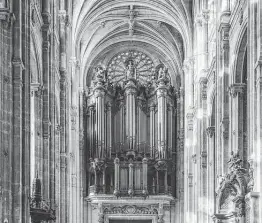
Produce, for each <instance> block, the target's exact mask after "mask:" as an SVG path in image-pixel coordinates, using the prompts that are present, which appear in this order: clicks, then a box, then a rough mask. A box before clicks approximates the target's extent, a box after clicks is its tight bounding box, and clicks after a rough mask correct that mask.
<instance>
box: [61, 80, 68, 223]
mask: <svg viewBox="0 0 262 223" xmlns="http://www.w3.org/2000/svg"><path fill="white" fill-rule="evenodd" d="M66 91H67V81H66V80H65V79H64V78H62V79H61V80H60V125H61V130H60V221H61V222H67V207H68V204H67V197H68V193H67V192H68V191H67V186H68V183H67V174H68V151H67V145H66V133H67V130H66V118H67V117H66V115H67V112H66Z"/></svg>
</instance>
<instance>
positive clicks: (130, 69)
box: [126, 60, 136, 79]
mask: <svg viewBox="0 0 262 223" xmlns="http://www.w3.org/2000/svg"><path fill="white" fill-rule="evenodd" d="M126 78H127V79H129V78H136V69H135V66H134V62H133V61H132V60H128V62H127V70H126Z"/></svg>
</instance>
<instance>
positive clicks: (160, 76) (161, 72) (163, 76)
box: [155, 64, 169, 80]
mask: <svg viewBox="0 0 262 223" xmlns="http://www.w3.org/2000/svg"><path fill="white" fill-rule="evenodd" d="M155 73H156V74H155V76H156V78H157V80H168V79H169V76H168V69H167V68H166V67H165V65H164V64H159V65H158V66H157V67H156V69H155Z"/></svg>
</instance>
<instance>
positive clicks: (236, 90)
mask: <svg viewBox="0 0 262 223" xmlns="http://www.w3.org/2000/svg"><path fill="white" fill-rule="evenodd" d="M245 87H246V84H244V83H235V84H231V85H230V86H229V87H228V91H229V94H230V96H232V97H233V98H235V97H237V96H238V94H243V93H244V90H245Z"/></svg>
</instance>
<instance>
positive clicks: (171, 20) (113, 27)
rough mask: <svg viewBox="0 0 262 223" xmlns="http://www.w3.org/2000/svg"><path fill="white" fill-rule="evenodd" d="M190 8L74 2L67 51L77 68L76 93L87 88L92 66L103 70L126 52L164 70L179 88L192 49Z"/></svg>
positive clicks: (180, 0) (187, 0)
mask: <svg viewBox="0 0 262 223" xmlns="http://www.w3.org/2000/svg"><path fill="white" fill-rule="evenodd" d="M191 7H192V1H191V0H177V1H169V0H162V1H159V0H158V1H148V0H142V1H116V0H110V1H108V0H102V1H101V0H96V1H74V3H73V17H72V30H73V32H72V41H73V44H72V45H73V47H74V49H73V52H74V55H75V58H77V60H78V61H79V62H80V65H81V69H80V77H77V78H79V83H80V87H84V86H85V85H89V83H90V80H91V77H92V75H93V71H94V68H95V67H96V66H97V65H102V66H104V67H107V65H108V63H109V61H110V60H111V59H112V58H113V57H114V56H115V55H116V54H118V53H120V52H124V51H129V50H137V51H140V52H143V53H144V54H146V55H149V57H150V59H151V60H152V61H153V62H154V64H155V65H157V64H159V63H161V62H162V63H163V64H165V65H166V66H167V67H168V68H169V73H170V75H171V79H172V82H173V85H174V86H176V87H177V86H179V85H180V83H181V76H180V75H181V74H182V67H183V61H184V59H185V58H186V57H187V56H188V55H190V52H191V47H192V46H191V42H192V41H191V39H192V32H191V29H192V13H191V11H192V9H191ZM82 83H84V84H83V86H81V84H82Z"/></svg>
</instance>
